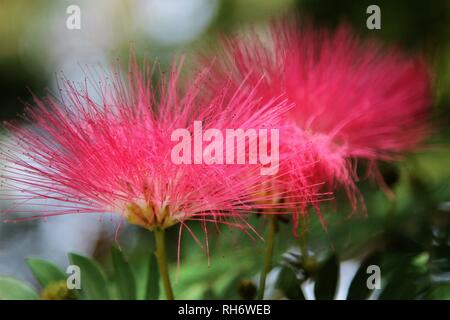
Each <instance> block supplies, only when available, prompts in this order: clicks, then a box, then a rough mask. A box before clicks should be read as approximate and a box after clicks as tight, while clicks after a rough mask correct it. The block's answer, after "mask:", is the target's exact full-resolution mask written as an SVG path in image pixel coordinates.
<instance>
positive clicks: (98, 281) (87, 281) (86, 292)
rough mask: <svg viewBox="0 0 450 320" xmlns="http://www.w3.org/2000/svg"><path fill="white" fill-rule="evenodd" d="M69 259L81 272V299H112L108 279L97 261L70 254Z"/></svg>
mask: <svg viewBox="0 0 450 320" xmlns="http://www.w3.org/2000/svg"><path fill="white" fill-rule="evenodd" d="M69 259H70V262H71V263H72V264H74V265H77V266H78V267H79V268H80V270H81V297H82V298H83V299H87V300H108V299H110V296H109V292H108V288H107V286H108V284H107V282H106V277H105V275H104V273H103V272H102V270H101V269H100V267H99V266H98V264H97V263H96V262H95V261H93V260H91V259H89V258H87V257H84V256H81V255H79V254H76V253H69Z"/></svg>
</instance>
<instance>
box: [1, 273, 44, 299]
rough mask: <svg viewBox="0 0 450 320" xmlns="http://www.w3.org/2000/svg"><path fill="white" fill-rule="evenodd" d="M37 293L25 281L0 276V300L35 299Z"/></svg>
mask: <svg viewBox="0 0 450 320" xmlns="http://www.w3.org/2000/svg"><path fill="white" fill-rule="evenodd" d="M36 299H38V294H37V293H36V292H35V291H34V290H33V289H32V288H31V287H30V286H28V285H27V284H26V283H24V282H22V281H20V280H17V279H16V278H12V277H5V276H0V300H36Z"/></svg>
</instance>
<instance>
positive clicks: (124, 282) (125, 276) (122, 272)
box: [112, 247, 136, 300]
mask: <svg viewBox="0 0 450 320" xmlns="http://www.w3.org/2000/svg"><path fill="white" fill-rule="evenodd" d="M112 261H113V266H114V277H115V280H116V283H117V289H118V291H119V297H120V299H123V300H135V299H136V282H135V279H134V276H133V272H132V270H131V267H130V265H129V264H128V262H127V261H126V260H125V257H124V255H123V253H122V251H120V250H119V249H118V248H116V247H112Z"/></svg>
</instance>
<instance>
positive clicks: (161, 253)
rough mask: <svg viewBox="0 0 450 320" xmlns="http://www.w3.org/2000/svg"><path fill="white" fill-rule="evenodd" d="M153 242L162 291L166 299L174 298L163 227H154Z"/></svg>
mask: <svg viewBox="0 0 450 320" xmlns="http://www.w3.org/2000/svg"><path fill="white" fill-rule="evenodd" d="M153 232H154V234H155V243H156V251H155V255H156V260H157V261H158V268H159V274H160V276H161V279H162V282H163V287H164V292H165V294H166V299H167V300H174V295H173V290H172V285H171V283H170V277H169V268H168V265H167V258H166V243H165V231H164V229H155V230H154V231H153Z"/></svg>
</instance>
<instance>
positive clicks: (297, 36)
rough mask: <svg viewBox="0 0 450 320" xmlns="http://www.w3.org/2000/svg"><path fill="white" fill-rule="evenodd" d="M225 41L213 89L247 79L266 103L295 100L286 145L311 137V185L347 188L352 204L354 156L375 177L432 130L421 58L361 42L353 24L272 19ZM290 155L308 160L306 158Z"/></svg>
mask: <svg viewBox="0 0 450 320" xmlns="http://www.w3.org/2000/svg"><path fill="white" fill-rule="evenodd" d="M222 45H223V46H222V47H223V49H222V51H221V52H220V53H219V55H218V57H217V58H216V63H215V64H214V73H213V75H214V76H213V81H212V82H211V85H210V87H211V89H212V90H215V89H214V88H216V89H217V88H219V87H220V86H221V83H223V82H224V81H231V82H232V83H235V85H240V83H241V82H242V79H244V78H245V79H246V80H247V81H246V84H247V85H249V86H250V87H251V88H256V89H255V90H256V91H257V97H259V98H260V99H261V101H263V102H264V101H268V100H269V99H272V98H273V97H278V96H280V95H285V96H286V98H287V99H288V101H289V102H290V103H293V104H294V107H293V108H291V109H290V110H289V111H288V112H287V113H286V115H285V117H284V120H283V122H284V124H285V126H286V127H285V128H286V129H285V130H286V131H287V132H290V134H288V135H287V136H288V137H290V138H289V140H288V141H285V142H284V144H285V145H287V146H288V147H286V148H285V150H287V151H289V150H291V151H294V152H295V150H297V147H296V145H298V144H299V143H300V144H301V145H304V144H305V143H304V142H301V141H307V142H308V143H309V144H310V145H311V150H310V152H312V154H313V158H314V159H316V161H317V162H314V163H316V165H314V167H313V168H311V166H309V167H308V170H309V172H310V174H309V176H311V179H310V180H309V183H307V184H306V185H315V184H316V183H317V182H326V183H325V184H324V185H323V186H322V188H321V190H325V191H333V190H335V189H336V187H341V188H344V189H345V190H346V191H347V195H348V197H349V200H350V201H351V203H352V205H353V208H356V207H357V205H358V203H360V204H363V201H362V199H361V196H360V195H359V192H358V189H357V187H356V186H355V182H356V181H357V180H358V176H357V175H356V173H355V172H356V161H357V160H363V161H365V162H366V164H367V167H368V168H369V172H368V174H369V175H371V176H374V177H377V176H379V172H378V169H377V166H376V162H377V161H378V160H386V161H391V160H394V159H398V158H399V157H401V156H402V154H403V153H405V152H407V151H411V150H414V149H417V148H418V147H420V145H421V143H422V142H423V141H424V139H425V137H426V136H427V133H428V132H429V131H430V128H429V124H428V122H427V116H428V113H429V107H430V105H431V93H430V74H429V70H428V68H427V66H426V65H425V63H424V61H423V59H421V58H420V57H409V56H408V55H406V54H405V53H403V52H402V51H400V50H398V49H392V48H385V47H383V46H382V45H381V44H380V43H378V42H377V41H375V40H362V39H360V38H358V37H357V36H356V35H354V34H353V33H352V32H351V30H350V28H349V27H348V26H345V25H343V26H341V27H339V28H337V30H335V31H329V30H325V29H317V28H313V27H311V25H307V24H301V23H298V22H297V21H283V22H274V23H272V24H271V25H270V26H269V27H268V28H267V29H264V30H263V31H262V32H259V30H258V31H257V30H255V29H253V30H251V31H250V32H249V33H247V34H241V35H238V36H231V37H224V39H223V42H222ZM203 63H206V64H208V63H209V62H208V61H202V62H201V64H203ZM289 146H290V147H289ZM291 159H292V160H293V161H295V159H298V161H300V163H302V162H303V159H302V156H301V157H298V158H295V157H291Z"/></svg>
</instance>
